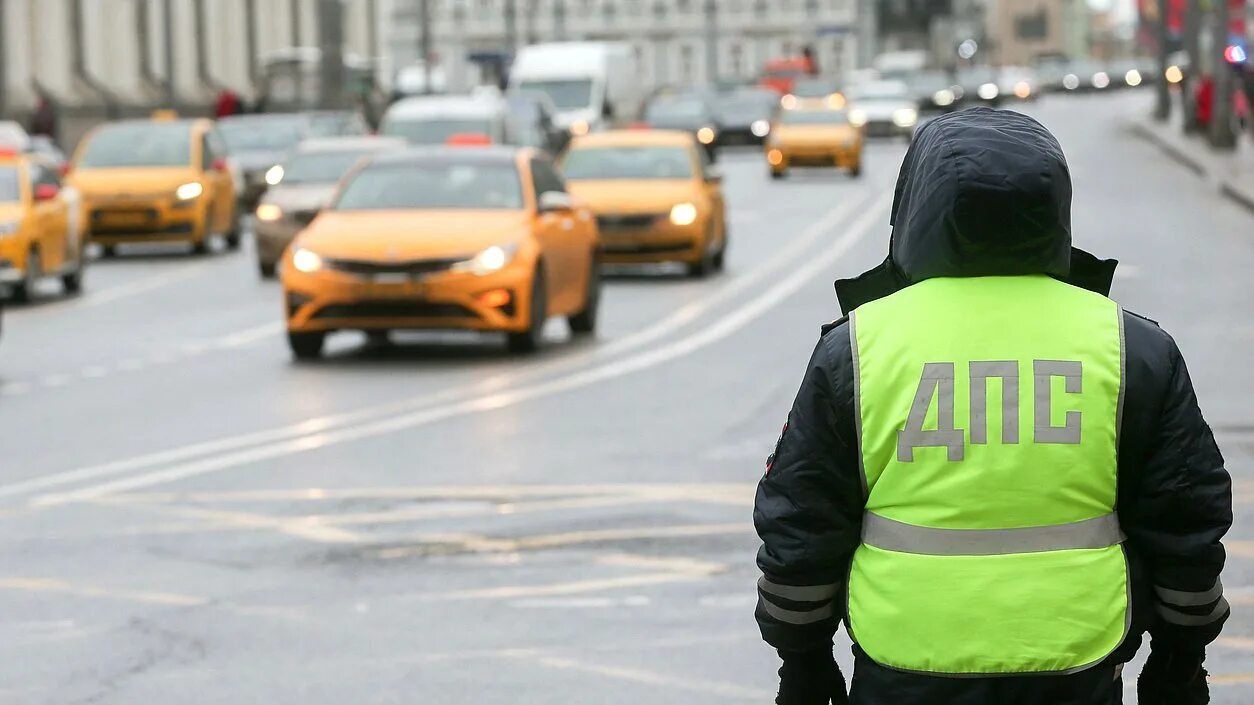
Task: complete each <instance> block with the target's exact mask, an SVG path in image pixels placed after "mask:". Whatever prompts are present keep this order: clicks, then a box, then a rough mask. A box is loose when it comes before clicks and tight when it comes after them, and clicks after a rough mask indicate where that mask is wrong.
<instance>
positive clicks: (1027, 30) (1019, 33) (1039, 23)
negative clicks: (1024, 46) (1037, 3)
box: [1015, 7, 1049, 40]
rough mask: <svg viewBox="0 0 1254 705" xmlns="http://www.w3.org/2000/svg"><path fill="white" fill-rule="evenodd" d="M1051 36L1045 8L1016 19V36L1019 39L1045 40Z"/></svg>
mask: <svg viewBox="0 0 1254 705" xmlns="http://www.w3.org/2000/svg"><path fill="white" fill-rule="evenodd" d="M1048 35H1049V17H1048V16H1046V14H1045V8H1043V7H1042V8H1041V9H1039V10H1037V11H1036V12H1034V13H1031V14H1027V15H1018V16H1016V17H1015V36H1016V37H1018V38H1019V39H1036V40H1041V39H1045V38H1046V36H1048Z"/></svg>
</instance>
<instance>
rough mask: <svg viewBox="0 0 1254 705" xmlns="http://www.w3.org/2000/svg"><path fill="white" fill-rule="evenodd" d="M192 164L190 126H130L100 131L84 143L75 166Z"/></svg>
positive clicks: (129, 124) (147, 124)
mask: <svg viewBox="0 0 1254 705" xmlns="http://www.w3.org/2000/svg"><path fill="white" fill-rule="evenodd" d="M191 163H192V134H191V125H189V124H187V123H179V122H169V123H161V122H132V123H115V124H113V125H106V126H104V127H102V128H100V130H99V131H98V132H96V134H95V135H93V136H92V137H91V138H90V139H89V141H88V142H87V148H86V149H85V150H84V151H83V156H82V158H81V159H79V161H78V166H79V167H80V168H82V167H127V166H189V165H190V164H191Z"/></svg>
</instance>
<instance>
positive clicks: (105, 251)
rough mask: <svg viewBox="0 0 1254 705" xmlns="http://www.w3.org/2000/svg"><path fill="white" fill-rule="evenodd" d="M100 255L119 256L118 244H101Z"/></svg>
mask: <svg viewBox="0 0 1254 705" xmlns="http://www.w3.org/2000/svg"><path fill="white" fill-rule="evenodd" d="M100 256H101V257H117V256H118V248H117V246H115V245H101V246H100Z"/></svg>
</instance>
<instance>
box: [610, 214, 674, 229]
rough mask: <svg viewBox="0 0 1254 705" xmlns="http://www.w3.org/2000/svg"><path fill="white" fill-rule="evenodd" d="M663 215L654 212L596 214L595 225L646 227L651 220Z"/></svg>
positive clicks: (612, 227) (613, 227) (620, 227)
mask: <svg viewBox="0 0 1254 705" xmlns="http://www.w3.org/2000/svg"><path fill="white" fill-rule="evenodd" d="M662 217H664V216H662V215H658V214H656V213H639V214H632V215H617V214H614V215H598V216H597V225H598V226H599V227H601V228H603V229H605V230H630V229H634V228H647V227H649V226H650V225H653V221H655V220H657V219H658V218H662Z"/></svg>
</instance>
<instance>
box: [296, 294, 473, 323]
mask: <svg viewBox="0 0 1254 705" xmlns="http://www.w3.org/2000/svg"><path fill="white" fill-rule="evenodd" d="M474 315H475V314H474V313H473V312H472V311H470V310H469V309H467V308H465V307H464V306H460V305H458V304H445V303H435V302H431V301H412V300H411V301H406V300H387V299H380V300H373V301H372V300H366V301H358V302H356V303H351V304H334V305H331V306H327V307H325V308H322V309H319V310H318V312H317V313H315V314H314V315H313V318H315V319H317V318H324V319H325V318H473V317H474Z"/></svg>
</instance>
